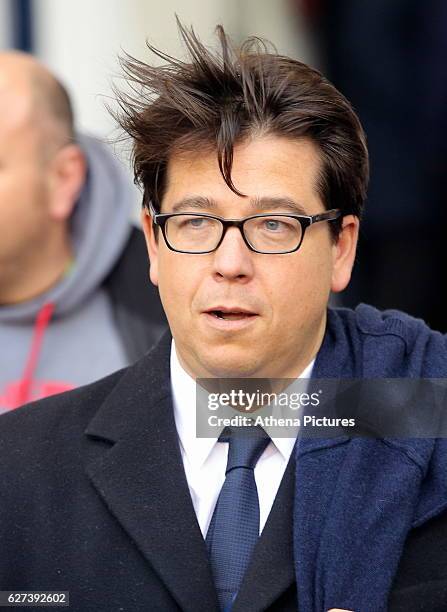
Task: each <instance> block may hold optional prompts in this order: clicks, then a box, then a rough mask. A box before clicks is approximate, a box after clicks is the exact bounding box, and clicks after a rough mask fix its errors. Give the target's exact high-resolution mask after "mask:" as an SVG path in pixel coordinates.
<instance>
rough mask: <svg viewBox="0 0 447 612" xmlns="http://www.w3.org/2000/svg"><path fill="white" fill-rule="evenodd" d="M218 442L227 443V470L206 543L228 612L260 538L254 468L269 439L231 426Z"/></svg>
mask: <svg viewBox="0 0 447 612" xmlns="http://www.w3.org/2000/svg"><path fill="white" fill-rule="evenodd" d="M219 442H229V448H228V461H227V469H226V472H225V482H224V484H223V486H222V489H221V491H220V495H219V498H218V500H217V504H216V507H215V509H214V514H213V517H212V519H211V523H210V526H209V529H208V533H207V535H206V543H207V547H208V552H209V555H210V560H211V569H212V572H213V576H214V581H215V585H216V589H217V595H218V598H219V604H220V607H221V609H222V610H223V611H225V612H227V611H229V610H231V606H232V604H233V601H234V600H235V598H236V595H237V592H238V590H239V587H240V585H241V582H242V578H243V576H244V573H245V570H246V569H247V565H248V562H249V561H250V557H251V555H252V553H253V549H254V547H255V545H256V542H257V540H258V537H259V500H258V491H257V489H256V482H255V477H254V467H255V465H256V462H257V461H258V459H259V457H260V456H261V455H262V453H263V451H264V449H265V448H266V446H267V444H268V443H269V442H270V438H269V437H268V436H267V434H266V433H265V431H264V430H263V429H262V428H261V427H232V428H225V429H224V431H223V432H222V434H221V436H220V438H219Z"/></svg>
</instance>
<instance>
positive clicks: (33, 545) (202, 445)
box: [0, 28, 447, 612]
mask: <svg viewBox="0 0 447 612" xmlns="http://www.w3.org/2000/svg"><path fill="white" fill-rule="evenodd" d="M218 32H219V36H220V43H221V53H220V54H216V55H214V54H212V53H211V52H210V51H208V50H207V49H206V48H205V47H204V46H203V45H202V44H201V43H200V42H199V41H198V40H197V38H196V37H195V35H194V34H193V33H192V32H189V31H187V30H185V29H184V28H181V33H182V37H183V40H184V42H185V43H186V46H187V48H188V49H189V52H190V56H191V59H190V61H187V62H180V61H177V60H174V59H172V58H168V57H166V56H163V58H164V59H165V60H166V61H167V62H168V64H167V65H166V66H165V67H153V66H150V65H146V64H144V63H142V62H139V61H136V60H132V59H129V60H128V61H127V62H126V73H127V74H128V75H129V76H130V78H131V80H132V82H133V85H134V86H135V88H136V90H138V91H139V90H140V88H141V87H142V98H141V99H138V100H135V101H134V103H132V101H129V99H128V98H126V99H125V100H124V101H123V100H122V103H123V109H124V114H123V118H122V124H123V126H124V128H125V129H126V130H127V131H128V133H129V134H130V135H131V136H132V137H133V139H134V161H135V173H136V177H137V179H138V180H139V181H140V182H141V184H142V185H143V188H144V208H143V216H142V218H143V226H144V231H145V235H146V241H147V246H148V252H149V256H150V260H151V267H150V277H151V280H152V282H153V283H154V284H155V285H157V286H158V288H159V291H160V296H161V300H162V303H163V307H164V309H165V312H166V315H167V319H168V322H169V327H170V331H171V333H172V339H171V335H170V334H166V335H165V336H164V337H163V338H162V340H161V342H160V344H159V345H158V346H157V347H156V348H155V349H154V350H152V351H151V352H150V353H149V354H148V355H147V356H145V357H144V358H143V359H141V360H140V361H139V362H137V363H136V364H135V365H134V366H132V367H130V368H128V369H126V370H122V371H120V372H118V373H115V374H113V375H111V376H109V377H108V378H105V379H103V380H101V381H99V382H97V383H95V384H93V385H89V386H87V387H85V388H81V389H78V390H75V391H72V392H70V393H67V394H64V395H62V396H58V397H54V398H49V399H47V400H45V401H43V402H40V403H38V404H35V405H32V406H30V407H25V408H23V409H21V410H18V411H16V412H15V413H12V414H8V415H4V416H3V417H2V418H1V421H0V423H1V427H0V432H1V433H0V449H1V450H0V470H1V472H0V495H1V500H2V503H1V505H0V546H1V550H2V555H1V558H0V587H1V589H3V590H52V591H70V605H71V606H72V608H73V609H75V610H166V611H168V610H188V611H191V612H197V611H202V610H203V611H206V612H210V611H214V610H219V609H220V610H229V609H231V610H233V611H234V612H237V611H244V612H246V611H254V610H258V611H260V610H270V611H274V610H275V611H281V612H283V611H286V610H297V609H298V610H300V612H303V611H304V612H317V611H318V612H321V611H322V610H323V611H326V610H329V609H333V608H343V609H346V610H356V611H358V610H361V611H362V612H373V611H374V612H377V611H379V610H385V609H390V610H394V611H398V610H412V609H414V610H416V609H417V610H427V611H428V610H435V609H436V610H441V609H445V604H446V596H445V594H446V586H447V581H446V580H447V578H446V576H447V554H446V547H445V535H446V534H445V532H446V527H447V522H446V516H445V514H444V513H443V510H444V508H446V507H447V483H446V477H445V470H444V469H443V462H442V459H443V457H444V456H445V446H444V445H443V443H442V441H438V442H436V443H435V441H434V440H405V439H400V440H393V439H386V440H380V439H379V440H376V439H361V438H353V439H350V438H348V437H346V436H336V437H332V438H330V439H328V438H326V439H323V438H318V437H317V438H304V437H303V438H300V437H299V439H298V441H297V443H296V445H295V440H294V439H288V438H275V437H273V438H270V437H266V435H265V434H266V433H268V432H264V431H263V430H261V429H259V428H257V427H254V428H248V430H247V431H249V433H250V434H251V435H248V436H247V435H245V436H244V435H242V436H241V430H240V429H238V428H229V429H228V428H225V429H223V430H222V433H221V432H217V433H215V435H214V437H213V438H200V437H198V436H197V435H196V421H195V416H196V415H195V403H196V402H195V379H197V378H211V379H229V378H241V377H245V378H264V379H265V378H268V379H272V378H279V379H283V378H292V379H294V378H297V377H301V378H306V377H309V376H312V378H315V379H325V378H330V379H333V378H335V379H338V378H363V377H364V378H383V377H403V378H406V377H426V378H444V377H445V376H446V373H447V357H446V341H445V338H444V337H443V336H441V335H440V334H438V333H434V332H431V331H430V330H429V329H428V328H427V327H426V326H425V325H424V324H423V323H422V322H421V321H415V320H413V319H411V318H410V317H407V316H406V315H404V314H402V313H397V312H388V313H384V314H381V313H380V312H378V311H376V310H375V309H373V308H370V307H368V306H361V307H359V308H358V309H357V310H356V311H348V310H343V309H342V310H331V309H329V310H328V308H327V302H328V299H329V293H330V291H331V290H332V291H342V290H343V289H344V288H345V287H346V285H347V284H348V282H349V277H350V273H351V269H352V265H353V262H354V258H355V248H356V242H357V236H358V227H359V217H360V214H361V209H362V204H363V200H364V197H365V192H366V183H367V175H368V163H367V151H366V146H365V140H364V135H363V132H362V129H361V126H360V124H359V122H358V120H357V118H356V116H355V114H354V112H353V110H352V108H351V107H350V105H349V103H348V102H347V101H346V100H345V98H343V96H341V94H340V93H339V92H337V91H336V90H335V89H334V88H333V86H332V85H330V84H329V83H328V82H327V81H326V80H325V79H324V78H323V77H322V76H321V75H320V74H319V73H318V72H316V71H314V70H312V69H310V68H309V67H307V66H305V65H303V64H301V63H299V62H296V61H294V60H291V59H288V58H285V57H281V56H278V55H276V54H275V53H267V52H266V50H265V48H264V47H263V46H262V45H258V43H257V42H256V40H252V41H251V42H247V43H245V45H244V46H243V47H242V49H241V50H235V49H233V48H232V46H231V45H230V43H229V42H228V40H227V38H226V36H225V34H224V32H223V30H222V29H221V28H219V29H218ZM142 100H143V101H142Z"/></svg>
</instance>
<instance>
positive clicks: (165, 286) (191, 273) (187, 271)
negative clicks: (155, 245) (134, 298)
mask: <svg viewBox="0 0 447 612" xmlns="http://www.w3.org/2000/svg"><path fill="white" fill-rule="evenodd" d="M189 257H192V259H189ZM157 271H158V288H159V291H160V297H161V300H162V303H163V307H164V308H165V310H166V314H167V316H168V319H170V320H174V319H176V320H179V319H183V318H188V317H189V313H190V312H191V305H192V304H193V302H194V299H195V296H196V295H197V292H198V291H199V287H200V284H201V280H202V279H203V278H204V272H203V271H202V269H201V267H200V265H199V264H198V262H197V261H194V258H193V256H188V255H182V254H180V253H173V252H172V251H168V250H167V249H160V250H159V255H158V261H157Z"/></svg>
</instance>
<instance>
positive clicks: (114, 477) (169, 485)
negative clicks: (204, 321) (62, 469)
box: [85, 334, 218, 612]
mask: <svg viewBox="0 0 447 612" xmlns="http://www.w3.org/2000/svg"><path fill="white" fill-rule="evenodd" d="M169 347H170V335H169V334H165V336H164V337H163V338H162V340H161V342H160V344H159V345H158V346H157V347H156V349H154V350H153V351H151V353H149V354H148V355H147V356H145V357H144V358H143V359H142V360H140V361H139V362H137V363H136V364H135V365H134V366H132V367H130V368H129V369H128V370H127V371H126V372H125V374H124V375H123V377H122V378H121V379H120V381H119V382H118V384H117V385H116V387H115V388H114V389H113V391H112V393H111V394H110V395H109V396H108V397H106V398H105V401H104V402H103V404H102V405H101V406H100V408H99V410H98V412H97V413H96V415H95V417H94V418H93V420H92V421H91V422H90V424H89V426H88V427H87V430H86V432H85V433H86V435H87V436H88V438H89V439H90V441H91V444H95V443H96V444H97V440H98V439H99V440H101V441H107V442H108V443H109V444H111V445H110V446H109V445H108V446H107V447H106V448H104V444H103V443H102V447H103V451H102V453H100V455H99V456H97V457H96V459H95V460H94V461H92V462H91V463H90V464H89V465H88V466H87V468H86V471H87V474H88V476H89V478H90V479H91V482H92V483H93V485H94V487H95V488H96V490H97V492H98V493H99V495H100V496H101V497H102V498H103V500H104V502H105V504H106V506H107V507H108V509H109V511H110V512H111V513H112V514H113V515H114V516H115V518H116V519H117V520H118V521H119V522H120V524H121V525H122V527H123V528H124V529H125V530H126V532H127V533H128V535H129V536H130V537H131V538H132V539H133V541H134V542H135V543H136V545H137V546H138V548H139V549H140V551H141V553H142V554H143V556H144V557H145V558H146V559H147V560H148V561H149V562H150V563H151V565H152V566H153V568H154V569H155V571H156V572H157V573H158V574H159V576H160V577H161V579H162V580H163V582H164V583H165V585H166V586H167V588H168V589H169V591H170V592H171V593H172V595H173V597H174V598H175V600H176V601H177V603H178V605H179V606H180V608H181V609H182V610H186V611H190V612H196V611H198V610H203V611H205V610H206V611H207V612H208V611H210V612H212V611H214V610H215V611H217V610H218V603H217V596H216V593H215V588H214V584H213V580H212V576H211V570H210V567H209V563H208V556H207V551H206V546H205V542H204V540H203V538H202V535H201V533H200V529H199V526H198V523H197V520H196V516H195V513H194V508H193V505H192V501H191V498H190V495H189V490H188V485H187V481H186V477H185V473H184V470H183V465H182V459H181V454H180V449H179V444H178V438H177V433H176V429H175V423H174V417H173V409H172V401H171V393H170V380H169ZM198 585H200V586H198Z"/></svg>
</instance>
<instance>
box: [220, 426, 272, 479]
mask: <svg viewBox="0 0 447 612" xmlns="http://www.w3.org/2000/svg"><path fill="white" fill-rule="evenodd" d="M219 442H229V445H230V446H229V449H228V461H227V469H226V472H225V473H226V474H228V472H229V471H230V470H233V469H234V468H249V469H254V467H255V465H256V463H257V461H258V459H259V457H260V456H261V455H262V453H263V451H264V449H265V448H266V447H267V445H268V443H269V442H270V437H269V436H268V435H267V434H266V433H265V431H264V430H263V429H262V427H260V426H259V425H257V426H256V427H250V426H248V427H226V428H225V429H224V430H223V432H222V433H221V435H220V437H219Z"/></svg>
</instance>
